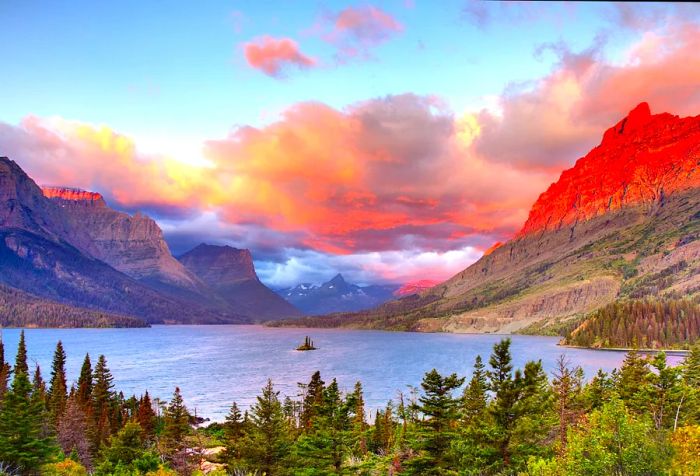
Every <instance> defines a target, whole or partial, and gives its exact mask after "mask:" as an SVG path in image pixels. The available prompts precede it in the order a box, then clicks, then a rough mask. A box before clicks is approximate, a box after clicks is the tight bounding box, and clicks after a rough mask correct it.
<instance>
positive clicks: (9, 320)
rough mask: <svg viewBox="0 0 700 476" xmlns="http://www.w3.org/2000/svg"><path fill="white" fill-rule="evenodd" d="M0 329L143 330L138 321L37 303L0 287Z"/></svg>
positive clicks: (99, 312)
mask: <svg viewBox="0 0 700 476" xmlns="http://www.w3.org/2000/svg"><path fill="white" fill-rule="evenodd" d="M0 326H2V327H60V328H66V327H145V326H146V324H145V323H144V322H143V321H142V320H140V319H136V318H133V317H128V316H120V315H118V314H110V313H106V312H102V311H96V310H93V309H85V308H78V307H74V306H69V305H66V304H60V303H57V302H54V301H49V300H46V299H41V298H38V297H36V296H32V295H31V294H28V293H25V292H23V291H20V290H18V289H13V288H8V287H6V286H2V285H0Z"/></svg>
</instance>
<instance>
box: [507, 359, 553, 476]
mask: <svg viewBox="0 0 700 476" xmlns="http://www.w3.org/2000/svg"><path fill="white" fill-rule="evenodd" d="M516 382H517V380H516ZM519 386H520V392H519V396H518V400H517V402H516V404H515V406H514V408H513V410H514V427H513V431H512V435H511V441H510V447H511V448H512V461H513V466H514V467H515V468H524V467H525V465H526V464H527V461H528V460H529V459H530V458H531V457H550V456H553V454H552V452H551V448H550V446H549V445H548V442H549V439H550V435H551V434H552V433H553V432H554V429H555V427H556V425H557V419H556V415H555V414H554V407H553V395H552V391H551V388H550V385H549V381H548V379H547V374H545V372H544V369H543V368H542V361H540V360H538V361H536V362H534V361H530V362H527V363H526V364H525V368H524V369H523V376H522V379H521V380H520V382H519Z"/></svg>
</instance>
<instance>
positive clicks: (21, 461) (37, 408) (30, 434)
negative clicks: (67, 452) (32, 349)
mask: <svg viewBox="0 0 700 476" xmlns="http://www.w3.org/2000/svg"><path fill="white" fill-rule="evenodd" d="M27 370H28V367H27V353H26V345H25V342H24V332H22V334H21V337H20V344H19V348H18V351H17V361H16V363H15V373H14V378H13V380H12V386H11V388H10V389H9V391H8V392H7V393H6V394H5V398H4V400H3V405H2V409H1V410H0V461H3V462H5V463H7V464H12V465H16V466H17V467H18V468H20V469H21V470H22V472H23V474H32V473H33V472H34V471H36V470H37V469H38V468H39V466H40V465H41V464H42V463H43V462H44V460H45V458H46V457H47V456H48V454H49V452H50V449H51V446H50V440H49V439H48V438H46V437H45V436H44V435H43V428H42V415H43V411H44V403H43V402H42V401H40V399H39V398H38V397H37V396H36V395H34V392H33V391H32V384H31V382H30V381H29V375H28V373H27Z"/></svg>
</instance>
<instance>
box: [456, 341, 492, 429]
mask: <svg viewBox="0 0 700 476" xmlns="http://www.w3.org/2000/svg"><path fill="white" fill-rule="evenodd" d="M486 389H487V382H486V372H485V371H484V363H483V361H482V360H481V356H480V355H477V356H476V360H475V361H474V372H473V373H472V378H471V380H470V381H469V385H467V387H466V388H465V389H464V395H463V401H464V405H463V411H462V416H463V418H464V421H465V422H466V423H467V424H471V423H473V422H474V421H476V420H477V419H479V418H482V417H483V414H484V411H485V410H486Z"/></svg>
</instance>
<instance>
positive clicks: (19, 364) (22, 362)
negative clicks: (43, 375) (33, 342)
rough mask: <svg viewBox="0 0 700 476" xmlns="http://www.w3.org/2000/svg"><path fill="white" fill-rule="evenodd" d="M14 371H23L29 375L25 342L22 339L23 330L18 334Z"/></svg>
mask: <svg viewBox="0 0 700 476" xmlns="http://www.w3.org/2000/svg"><path fill="white" fill-rule="evenodd" d="M14 372H15V374H17V373H22V372H23V373H24V374H26V375H29V366H28V365H27V343H26V342H25V340H24V331H22V332H20V334H19V345H18V346H17V356H16V357H15V368H14Z"/></svg>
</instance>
